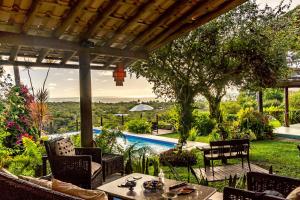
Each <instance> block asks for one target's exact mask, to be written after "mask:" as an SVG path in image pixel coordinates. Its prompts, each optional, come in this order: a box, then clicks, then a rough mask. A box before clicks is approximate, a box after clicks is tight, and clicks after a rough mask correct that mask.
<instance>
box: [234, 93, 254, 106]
mask: <svg viewBox="0 0 300 200" xmlns="http://www.w3.org/2000/svg"><path fill="white" fill-rule="evenodd" d="M237 103H238V104H239V105H240V106H241V107H242V108H244V109H245V108H256V107H257V101H256V92H253V91H250V90H242V91H240V93H239V96H238V97H237Z"/></svg>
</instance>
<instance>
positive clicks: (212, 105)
mask: <svg viewBox="0 0 300 200" xmlns="http://www.w3.org/2000/svg"><path fill="white" fill-rule="evenodd" d="M208 103H209V113H210V118H212V119H215V120H216V121H217V123H222V122H223V116H222V113H221V109H220V104H221V98H219V97H211V98H209V99H208Z"/></svg>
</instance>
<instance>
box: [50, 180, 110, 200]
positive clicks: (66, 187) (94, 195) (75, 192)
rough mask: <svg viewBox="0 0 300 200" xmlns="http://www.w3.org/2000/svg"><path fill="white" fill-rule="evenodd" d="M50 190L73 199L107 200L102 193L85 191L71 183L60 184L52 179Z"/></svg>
mask: <svg viewBox="0 0 300 200" xmlns="http://www.w3.org/2000/svg"><path fill="white" fill-rule="evenodd" d="M52 189H53V190H56V191H59V192H62V193H65V194H69V195H72V196H75V197H80V198H82V199H89V200H107V196H106V194H105V192H103V191H100V190H86V189H83V188H80V187H78V186H76V185H73V184H71V183H66V182H62V181H59V180H57V179H52Z"/></svg>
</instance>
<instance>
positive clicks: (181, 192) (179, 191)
mask: <svg viewBox="0 0 300 200" xmlns="http://www.w3.org/2000/svg"><path fill="white" fill-rule="evenodd" d="M195 190H196V189H195V188H194V187H193V186H190V185H186V186H183V187H180V188H177V189H174V190H172V192H175V193H177V195H187V194H191V193H192V192H194V191H195Z"/></svg>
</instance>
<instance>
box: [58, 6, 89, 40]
mask: <svg viewBox="0 0 300 200" xmlns="http://www.w3.org/2000/svg"><path fill="white" fill-rule="evenodd" d="M86 2H87V1H83V0H79V1H78V3H77V5H76V6H75V7H74V8H73V9H72V10H71V12H70V14H69V15H68V17H67V18H66V19H65V20H64V21H63V22H62V23H61V25H60V26H59V27H58V28H57V29H56V30H55V32H54V34H53V35H54V36H55V37H58V38H60V36H62V34H63V33H64V32H65V31H67V30H68V28H69V27H70V26H72V25H73V23H74V22H75V20H76V17H77V16H78V14H79V12H80V11H81V10H82V9H83V8H84V6H86Z"/></svg>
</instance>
